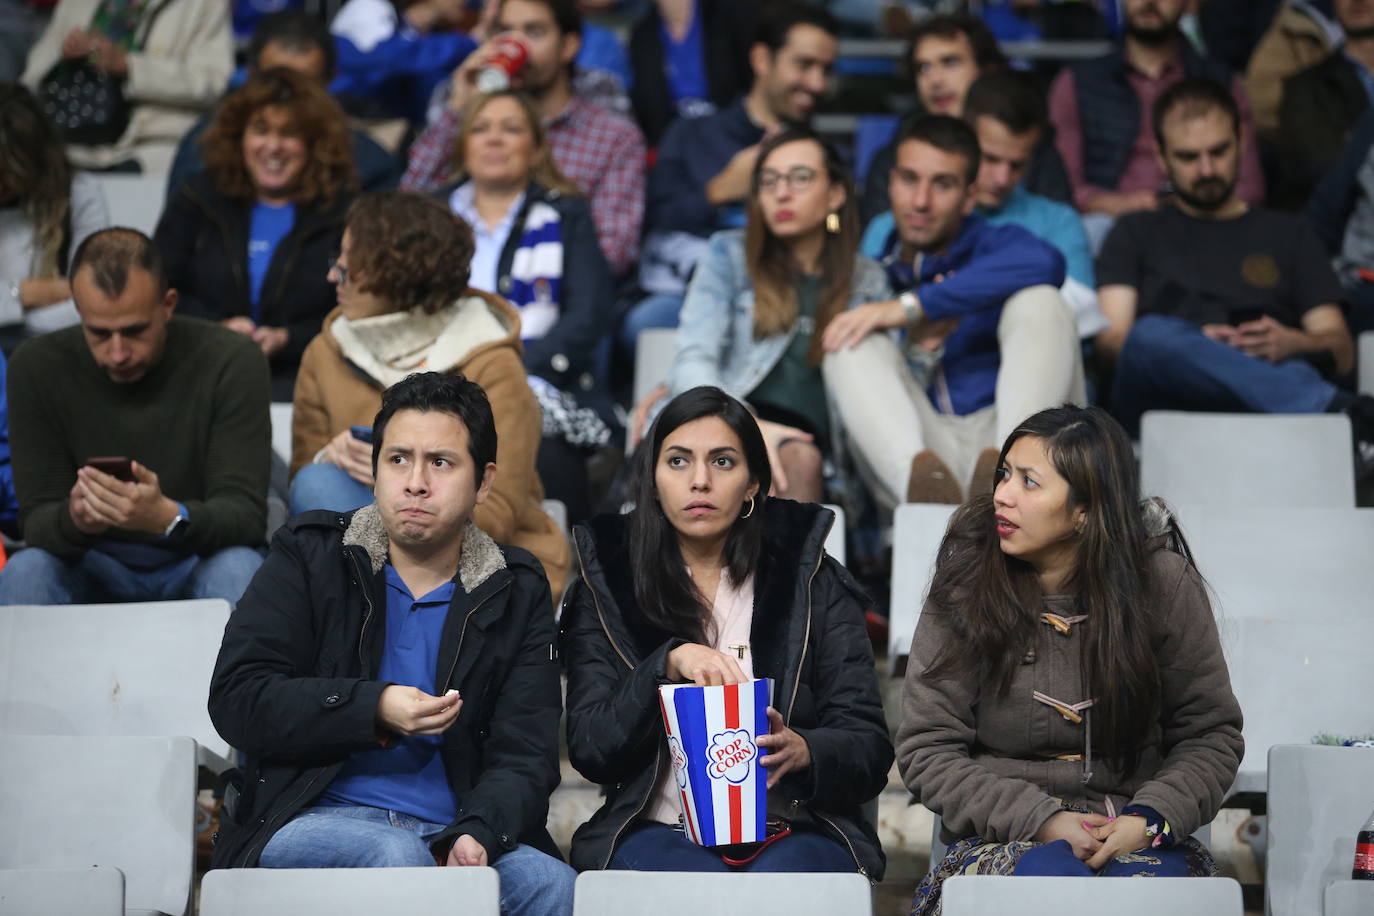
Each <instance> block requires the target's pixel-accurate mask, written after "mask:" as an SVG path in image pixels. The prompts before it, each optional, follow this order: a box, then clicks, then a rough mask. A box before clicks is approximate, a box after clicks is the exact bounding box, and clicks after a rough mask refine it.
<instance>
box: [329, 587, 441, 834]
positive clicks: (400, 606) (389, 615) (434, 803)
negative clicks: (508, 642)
mask: <svg viewBox="0 0 1374 916" xmlns="http://www.w3.org/2000/svg"><path fill="white" fill-rule="evenodd" d="M453 589H454V585H453V583H452V582H446V583H444V584H443V585H441V586H439V587H438V588H436V589H435V590H434V591H432V592H430V593H429V594H428V595H425V596H424V597H422V598H419V599H416V598H415V597H414V596H413V595H411V594H410V589H409V588H407V587H406V584H405V583H404V582H403V581H401V577H400V576H399V575H397V573H396V570H395V569H394V568H393V567H392V566H391V564H389V563H388V564H387V566H386V642H385V644H384V646H383V648H382V667H381V670H380V671H378V674H377V679H378V680H380V681H390V682H392V683H393V684H403V685H405V686H408V687H418V688H420V689H421V690H423V691H424V692H425V693H429V694H433V693H434V669H435V666H436V665H437V663H438V659H439V641H440V639H441V638H442V637H443V632H444V621H445V620H446V619H447V618H448V609H449V604H450V603H452V601H453ZM442 743H443V736H442V735H416V736H414V737H400V738H398V740H397V741H396V743H395V744H393V745H391V746H390V747H385V748H377V749H376V750H368V751H359V752H357V753H355V754H353V755H352V756H351V757H349V758H348V761H347V762H346V763H345V764H344V765H343V769H342V770H340V771H339V775H338V776H336V777H334V781H333V782H331V783H330V784H329V788H328V789H326V790H325V792H324V794H323V795H322V796H320V801H319V804H322V805H367V806H369V807H372V808H385V809H387V810H389V811H400V812H401V813H403V814H409V815H411V816H412V817H418V818H421V819H422V820H426V821H433V822H434V823H437V824H448V823H451V822H452V821H453V818H454V816H455V814H456V813H457V810H458V804H457V800H456V799H455V798H454V797H453V790H452V788H450V786H449V783H448V774H447V772H446V771H445V769H444V760H443V758H442V757H441V756H440V755H439V748H440V745H441V744H442Z"/></svg>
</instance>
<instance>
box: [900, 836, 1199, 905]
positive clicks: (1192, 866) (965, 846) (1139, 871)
mask: <svg viewBox="0 0 1374 916" xmlns="http://www.w3.org/2000/svg"><path fill="white" fill-rule="evenodd" d="M1042 845H1043V844H1041V843H1036V842H1034V841H1032V840H1018V841H1016V842H1013V843H987V842H984V841H983V838H982V837H976V836H972V837H965V838H964V839H962V840H959V841H958V842H957V843H953V844H951V845H950V847H949V850H948V851H947V852H946V853H945V857H944V858H943V859H942V860H940V864H939V865H937V866H936V867H935V868H933V869H931V870H930V872H929V873H928V874H927V875H926V876H925V877H924V878H922V879H921V883H920V884H918V885H916V895H915V897H914V898H912V901H911V916H940V912H941V897H940V891H941V889H942V888H943V887H944V883H945V879H946V878H951V877H953V876H955V875H1011V874H1013V873H1015V871H1016V865H1017V863H1018V862H1019V861H1020V860H1021V856H1022V855H1024V854H1025V853H1026V852H1029V851H1030V850H1032V849H1036V848H1037V847H1039V846H1042ZM1099 874H1101V875H1104V876H1110V877H1117V878H1128V877H1139V878H1144V877H1153V876H1156V875H1160V874H1164V875H1172V876H1187V877H1190V878H1208V877H1215V876H1216V875H1217V865H1216V862H1215V861H1214V860H1213V859H1212V854H1211V853H1210V852H1208V851H1207V847H1205V846H1203V845H1202V844H1201V843H1199V842H1198V841H1197V840H1195V839H1193V838H1192V837H1189V838H1188V839H1186V840H1184V841H1183V842H1181V843H1178V844H1176V845H1174V846H1172V847H1170V848H1168V849H1144V850H1141V851H1140V852H1133V853H1128V854H1126V855H1122V856H1117V857H1116V858H1115V859H1113V860H1112V861H1111V863H1109V864H1108V865H1107V866H1106V867H1105V868H1103V869H1102V871H1101V872H1100V873H1099Z"/></svg>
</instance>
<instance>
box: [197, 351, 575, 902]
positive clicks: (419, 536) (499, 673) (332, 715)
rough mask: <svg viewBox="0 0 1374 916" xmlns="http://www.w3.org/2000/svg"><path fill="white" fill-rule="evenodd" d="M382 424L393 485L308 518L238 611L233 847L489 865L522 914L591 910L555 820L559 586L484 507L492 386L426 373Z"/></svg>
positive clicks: (228, 689)
mask: <svg viewBox="0 0 1374 916" xmlns="http://www.w3.org/2000/svg"><path fill="white" fill-rule="evenodd" d="M373 431H374V437H375V440H374V443H373V447H372V473H373V476H374V477H375V479H376V484H375V487H374V490H375V493H376V502H374V503H371V504H369V505H367V506H364V507H363V508H361V509H358V510H356V511H354V512H351V513H338V512H327V511H315V512H306V513H303V514H301V515H297V516H294V517H293V518H292V519H291V520H290V521H288V522H287V523H286V527H285V528H284V529H283V530H282V532H281V533H280V534H278V535H277V537H276V538H275V539H274V541H273V544H272V550H271V552H270V553H269V554H268V556H267V559H266V561H264V563H263V566H262V569H261V570H260V571H259V572H258V574H257V575H256V576H255V577H254V578H253V582H252V584H251V585H250V586H249V587H248V591H247V593H246V594H244V596H243V600H242V601H240V602H239V606H238V608H237V610H236V611H235V612H234V616H233V618H232V620H231V621H230V623H229V626H228V628H227V629H226V630H225V632H224V642H223V645H222V646H221V648H220V654H219V660H218V661H217V662H216V664H215V673H214V677H213V678H212V679H211V683H210V698H209V709H210V716H211V718H212V719H213V720H214V723H215V727H216V728H217V729H219V731H220V733H221V734H222V735H224V737H225V738H226V739H227V740H228V741H229V742H230V743H232V744H233V745H234V747H236V748H239V749H240V750H242V751H243V752H244V754H245V759H244V762H243V767H242V768H241V770H239V771H237V776H238V778H237V779H231V780H230V784H231V786H234V787H235V789H237V792H234V793H230V794H227V795H226V798H225V808H224V814H223V816H222V818H221V828H220V832H219V835H218V838H217V841H216V844H215V852H214V858H213V860H212V864H213V865H214V866H215V867H217V868H244V867H254V866H260V867H264V868H385V867H400V866H432V865H435V864H440V865H448V866H454V867H464V866H474V865H476V866H482V865H490V866H492V867H493V868H495V869H496V871H497V872H498V873H499V875H500V878H501V912H502V913H503V914H506V916H514V914H522V916H523V914H530V916H536V914H537V916H565V914H570V913H571V912H572V891H573V880H574V878H575V877H576V876H575V874H574V873H573V870H572V869H571V868H569V867H568V866H567V865H565V864H564V863H563V862H562V861H561V860H560V859H559V858H558V852H557V849H556V847H555V846H554V845H553V841H552V840H551V839H550V838H549V835H548V833H547V831H546V830H545V829H544V821H545V817H546V815H547V813H548V807H549V795H550V793H552V792H553V789H554V787H555V786H557V785H558V722H559V718H560V716H561V714H562V702H561V697H560V694H559V681H558V670H559V669H558V660H557V653H556V651H555V649H554V622H553V617H552V616H551V615H550V614H549V601H550V598H549V585H548V582H547V580H546V579H545V578H544V572H543V570H542V569H541V568H540V566H539V561H538V560H536V559H535V558H534V557H533V555H531V554H529V553H527V552H526V551H524V550H521V549H520V548H518V547H504V546H501V545H498V544H497V543H496V542H495V541H493V540H492V539H491V538H490V537H489V536H488V535H487V534H485V533H484V532H483V531H482V530H481V529H480V528H478V527H477V525H476V524H474V523H473V521H472V516H473V511H474V509H476V507H477V506H478V505H480V504H481V503H483V502H485V501H486V500H487V498H488V497H489V495H490V494H491V492H492V482H493V480H494V478H495V477H496V474H497V466H496V456H497V451H498V449H497V434H496V422H495V419H494V418H493V416H492V411H491V404H490V402H489V401H488V400H487V396H486V394H485V392H483V391H482V389H481V388H480V387H479V386H478V385H477V383H475V382H472V381H469V380H467V379H465V378H463V377H462V376H461V375H451V374H449V373H446V372H444V373H441V372H426V373H416V374H413V375H409V376H407V377H406V378H404V379H402V380H401V381H399V382H397V383H396V384H395V385H392V386H391V387H390V388H389V389H387V391H386V392H385V393H384V394H383V395H382V407H381V410H380V411H379V412H378V413H377V417H376V419H375V421H374V423H373ZM456 910H458V911H461V910H462V907H461V906H458V907H456Z"/></svg>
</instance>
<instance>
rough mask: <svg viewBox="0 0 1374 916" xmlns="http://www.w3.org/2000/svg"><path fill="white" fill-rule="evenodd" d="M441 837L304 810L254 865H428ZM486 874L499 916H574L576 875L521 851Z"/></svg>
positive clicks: (407, 826)
mask: <svg viewBox="0 0 1374 916" xmlns="http://www.w3.org/2000/svg"><path fill="white" fill-rule="evenodd" d="M443 829H444V825H443V824H436V823H433V822H431V821H424V820H420V819H419V818H416V817H411V816H410V815H408V814H401V813H400V812H398V811H387V810H385V809H383V808H369V807H365V806H362V805H344V806H338V807H334V806H328V805H320V806H316V807H313V808H306V809H305V810H304V811H302V812H301V813H300V814H298V815H296V816H295V817H294V818H292V819H291V820H290V821H289V822H288V823H287V824H286V826H284V827H282V828H281V829H280V830H278V831H277V832H276V834H274V835H273V837H272V839H270V840H268V841H267V846H266V847H265V848H264V849H263V851H262V857H261V859H259V861H258V864H259V865H260V866H262V867H263V868H415V867H419V866H427V865H433V864H435V863H434V856H433V855H431V854H430V851H429V843H428V838H429V837H432V836H435V835H436V834H438V833H439V832H440V831H442V830H443ZM491 866H492V867H493V868H495V869H496V873H497V875H498V876H500V879H501V914H502V916H544V914H551V916H556V914H571V913H572V902H573V882H574V881H575V880H576V879H577V873H576V872H574V871H573V870H572V869H571V868H569V867H568V866H567V865H566V864H564V863H563V862H560V861H559V860H558V859H555V858H553V857H552V856H549V855H545V854H544V853H542V852H540V851H539V850H537V849H535V848H533V847H531V846H526V845H524V844H523V843H522V844H520V845H519V846H516V847H515V848H514V849H512V850H511V851H510V852H507V853H505V854H504V855H502V856H501V857H500V858H499V859H497V860H496V861H495V862H492V863H491ZM461 909H462V908H461V907H458V910H457V911H461ZM455 912H456V911H455Z"/></svg>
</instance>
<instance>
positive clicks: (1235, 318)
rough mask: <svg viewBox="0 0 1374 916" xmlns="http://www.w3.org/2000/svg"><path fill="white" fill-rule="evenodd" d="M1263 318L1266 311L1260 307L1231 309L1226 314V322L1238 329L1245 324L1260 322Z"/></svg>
mask: <svg viewBox="0 0 1374 916" xmlns="http://www.w3.org/2000/svg"><path fill="white" fill-rule="evenodd" d="M1263 317H1264V309H1262V308H1259V307H1258V306H1247V307H1245V308H1239V309H1231V310H1230V311H1229V312H1227V313H1226V321H1227V323H1228V324H1230V325H1231V327H1233V328H1238V327H1240V326H1241V325H1243V324H1249V323H1250V322H1252V321H1259V320H1260V319H1261V318H1263Z"/></svg>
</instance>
